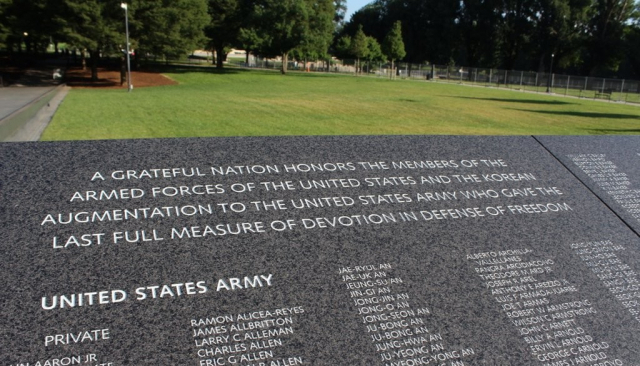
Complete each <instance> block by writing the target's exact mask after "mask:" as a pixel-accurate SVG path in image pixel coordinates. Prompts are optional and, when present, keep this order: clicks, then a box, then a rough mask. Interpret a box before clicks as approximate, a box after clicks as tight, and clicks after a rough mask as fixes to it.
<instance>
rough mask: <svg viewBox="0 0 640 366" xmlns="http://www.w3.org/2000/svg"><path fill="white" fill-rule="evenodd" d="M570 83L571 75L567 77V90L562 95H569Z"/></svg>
mask: <svg viewBox="0 0 640 366" xmlns="http://www.w3.org/2000/svg"><path fill="white" fill-rule="evenodd" d="M570 81H571V75H567V88H566V89H565V90H564V95H567V94H569V82H570Z"/></svg>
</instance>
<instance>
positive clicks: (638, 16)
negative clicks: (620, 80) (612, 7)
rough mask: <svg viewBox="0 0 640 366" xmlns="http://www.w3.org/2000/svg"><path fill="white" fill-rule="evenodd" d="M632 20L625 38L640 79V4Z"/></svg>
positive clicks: (627, 53) (635, 71) (626, 47)
mask: <svg viewBox="0 0 640 366" xmlns="http://www.w3.org/2000/svg"><path fill="white" fill-rule="evenodd" d="M631 18H632V19H633V22H631V23H630V24H629V26H628V27H627V29H626V32H625V37H624V40H625V51H626V56H627V59H628V60H629V63H630V65H631V68H632V69H633V72H634V73H635V77H640V3H638V4H637V5H636V10H635V11H634V13H633V15H632V16H631Z"/></svg>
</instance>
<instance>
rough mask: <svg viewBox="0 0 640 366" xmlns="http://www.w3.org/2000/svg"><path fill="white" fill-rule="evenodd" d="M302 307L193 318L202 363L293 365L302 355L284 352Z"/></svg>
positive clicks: (299, 362)
mask: <svg viewBox="0 0 640 366" xmlns="http://www.w3.org/2000/svg"><path fill="white" fill-rule="evenodd" d="M302 314H304V309H303V308H302V307H301V306H293V307H283V308H278V309H269V310H258V311H250V312H246V313H239V314H225V315H216V316H212V317H207V318H200V319H192V320H191V328H192V336H193V341H194V342H195V346H196V349H197V351H196V353H197V356H198V358H199V360H198V363H197V365H199V366H227V365H234V366H236V365H245V366H293V365H303V364H305V362H304V361H303V359H302V357H299V356H295V355H294V356H289V355H283V354H282V353H283V350H282V348H283V347H286V344H287V339H288V338H289V336H291V335H292V334H293V333H294V332H295V320H296V317H298V316H301V315H302Z"/></svg>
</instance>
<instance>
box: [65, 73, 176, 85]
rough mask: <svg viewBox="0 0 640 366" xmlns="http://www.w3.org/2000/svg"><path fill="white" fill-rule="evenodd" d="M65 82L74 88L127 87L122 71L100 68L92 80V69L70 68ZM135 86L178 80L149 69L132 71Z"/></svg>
mask: <svg viewBox="0 0 640 366" xmlns="http://www.w3.org/2000/svg"><path fill="white" fill-rule="evenodd" d="M64 80H65V83H66V84H67V85H68V86H71V87H74V88H81V89H82V88H101V89H127V82H126V81H125V82H124V83H123V84H120V71H119V70H108V69H98V80H97V81H91V69H90V68H87V69H86V70H82V69H80V68H77V69H76V68H73V69H68V70H67V71H66V73H65V76H64ZM131 80H132V83H133V87H134V88H146V87H152V86H163V85H176V84H178V83H177V82H176V81H173V80H171V79H169V78H168V77H166V76H164V75H162V74H160V73H157V72H148V71H131Z"/></svg>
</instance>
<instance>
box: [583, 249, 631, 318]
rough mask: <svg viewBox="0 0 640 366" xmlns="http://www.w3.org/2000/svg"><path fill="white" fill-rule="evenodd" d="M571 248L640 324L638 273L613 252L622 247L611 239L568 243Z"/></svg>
mask: <svg viewBox="0 0 640 366" xmlns="http://www.w3.org/2000/svg"><path fill="white" fill-rule="evenodd" d="M571 248H572V249H574V250H575V252H576V254H578V255H579V256H580V258H581V259H582V260H583V261H584V263H585V264H586V265H587V267H589V268H590V269H591V271H592V272H593V273H595V274H596V276H598V278H599V279H600V281H602V283H603V284H604V285H605V287H607V289H608V290H609V292H610V293H611V294H612V295H613V297H615V299H616V300H618V301H619V302H620V303H621V304H622V306H623V307H624V308H625V309H627V310H628V311H629V312H630V313H631V315H633V317H634V319H635V320H637V321H639V322H640V281H639V279H638V273H636V271H634V270H633V269H631V267H630V266H629V265H628V264H625V263H623V262H622V261H621V260H620V257H618V255H617V254H616V253H617V252H623V251H624V250H625V248H624V247H623V246H622V245H616V244H614V243H613V242H612V241H611V240H603V241H595V242H584V243H572V244H571Z"/></svg>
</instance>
